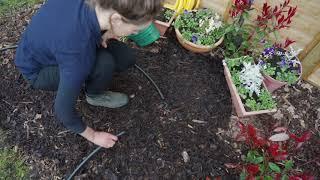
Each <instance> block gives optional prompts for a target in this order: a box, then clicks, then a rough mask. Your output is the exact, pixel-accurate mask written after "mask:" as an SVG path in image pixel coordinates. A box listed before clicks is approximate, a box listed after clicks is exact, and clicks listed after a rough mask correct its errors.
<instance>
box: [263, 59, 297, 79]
mask: <svg viewBox="0 0 320 180" xmlns="http://www.w3.org/2000/svg"><path fill="white" fill-rule="evenodd" d="M297 59H298V58H297ZM298 60H299V59H298ZM299 61H300V60H299ZM300 72H301V73H300V74H299V77H298V80H297V81H296V82H298V81H299V80H300V79H301V77H302V65H301V64H300ZM262 75H263V76H264V77H268V78H270V79H271V80H273V81H276V82H278V83H283V84H288V83H287V82H285V81H279V80H277V79H274V78H273V77H272V76H270V75H267V74H265V73H263V72H262Z"/></svg>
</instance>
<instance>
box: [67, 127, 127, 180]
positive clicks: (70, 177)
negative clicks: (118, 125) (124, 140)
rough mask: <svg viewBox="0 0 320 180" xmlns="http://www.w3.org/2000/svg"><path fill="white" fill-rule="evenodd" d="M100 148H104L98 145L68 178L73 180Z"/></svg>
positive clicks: (123, 132) (120, 134)
mask: <svg viewBox="0 0 320 180" xmlns="http://www.w3.org/2000/svg"><path fill="white" fill-rule="evenodd" d="M125 133H126V132H125V131H122V132H121V133H119V134H117V135H116V136H117V137H120V136H122V135H123V134H125ZM100 149H102V147H100V146H99V147H97V148H96V149H95V150H94V151H92V152H91V153H90V154H89V155H88V156H87V157H86V158H85V159H84V160H83V161H82V162H81V163H80V164H79V165H78V166H77V168H76V169H75V170H74V171H73V172H72V173H71V174H70V176H69V177H68V178H67V180H71V179H72V178H73V176H74V175H75V174H76V173H77V172H78V171H79V169H80V168H81V167H82V166H83V165H84V164H85V163H86V162H87V161H88V160H89V159H90V158H91V157H92V156H93V155H95V154H96V153H97V152H98V151H99V150H100Z"/></svg>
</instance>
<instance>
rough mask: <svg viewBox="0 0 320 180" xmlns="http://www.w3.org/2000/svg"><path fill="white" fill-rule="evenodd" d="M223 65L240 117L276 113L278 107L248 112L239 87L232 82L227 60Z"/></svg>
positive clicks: (233, 101)
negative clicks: (238, 89)
mask: <svg viewBox="0 0 320 180" xmlns="http://www.w3.org/2000/svg"><path fill="white" fill-rule="evenodd" d="M223 67H224V75H225V77H226V80H227V84H228V86H229V90H230V94H231V99H232V103H233V105H234V107H235V109H236V113H237V115H238V117H248V116H254V115H258V114H266V113H275V112H276V111H277V110H276V109H272V110H260V111H250V112H247V111H246V109H245V108H244V104H243V103H242V100H241V98H240V95H239V93H238V91H237V88H236V86H235V85H234V84H233V82H232V78H231V74H230V71H229V68H228V66H227V64H226V63H225V62H224V63H223ZM263 85H264V87H265V84H264V83H263Z"/></svg>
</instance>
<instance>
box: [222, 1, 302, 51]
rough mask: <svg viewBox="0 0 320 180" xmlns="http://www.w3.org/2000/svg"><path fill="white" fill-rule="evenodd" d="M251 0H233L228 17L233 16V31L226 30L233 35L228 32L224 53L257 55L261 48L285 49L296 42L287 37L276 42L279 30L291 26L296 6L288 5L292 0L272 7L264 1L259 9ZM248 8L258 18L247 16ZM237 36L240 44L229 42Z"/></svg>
mask: <svg viewBox="0 0 320 180" xmlns="http://www.w3.org/2000/svg"><path fill="white" fill-rule="evenodd" d="M253 2H254V1H253V0H234V4H233V6H232V8H231V10H230V16H231V17H232V18H233V23H232V25H230V29H232V31H231V30H230V32H229V34H233V35H232V36H231V37H233V39H232V38H230V37H228V34H227V35H226V38H225V41H226V42H225V43H224V44H225V46H226V49H227V50H226V51H227V52H226V55H227V56H231V57H239V56H244V55H248V54H251V55H253V56H257V57H258V56H259V55H260V53H261V50H263V49H266V48H270V47H272V46H277V47H281V48H284V49H285V48H287V47H288V46H289V45H291V44H292V43H294V42H295V41H293V40H290V39H288V38H287V39H286V41H285V42H284V43H279V41H280V37H279V32H280V31H281V30H283V29H285V28H289V27H290V26H291V24H292V21H293V18H294V16H295V15H296V13H297V9H298V8H297V6H293V5H291V0H285V1H284V3H280V4H278V5H275V6H271V5H270V4H269V3H268V2H267V1H266V2H265V3H264V4H263V6H262V9H257V8H252V4H253ZM251 10H256V11H257V13H258V15H257V17H255V18H253V17H250V14H251V13H249V12H250V11H251ZM235 33H236V35H235ZM271 35H273V36H274V38H272V37H271ZM229 36H230V35H229ZM237 36H241V40H242V43H241V45H237V44H239V43H238V42H237V41H235V42H236V43H230V42H229V41H234V37H237ZM228 51H231V52H228Z"/></svg>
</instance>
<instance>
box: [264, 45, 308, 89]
mask: <svg viewBox="0 0 320 180" xmlns="http://www.w3.org/2000/svg"><path fill="white" fill-rule="evenodd" d="M286 42H287V43H286V44H288V43H291V42H289V40H287V41H286ZM299 52H300V50H299V51H295V50H294V49H293V48H292V47H291V46H290V50H286V49H284V48H282V47H279V46H278V47H276V46H273V47H270V48H266V49H265V50H264V51H263V53H262V54H261V55H260V58H259V62H258V63H259V65H260V66H261V67H262V68H261V69H262V71H263V75H264V77H265V78H264V83H265V84H266V87H267V89H268V90H269V91H270V92H273V91H275V90H276V89H278V88H280V87H282V86H284V85H287V84H288V85H292V84H294V83H296V82H297V81H298V80H299V79H300V78H301V75H302V66H301V63H300V61H299V59H298V57H297V55H298V54H299Z"/></svg>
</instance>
